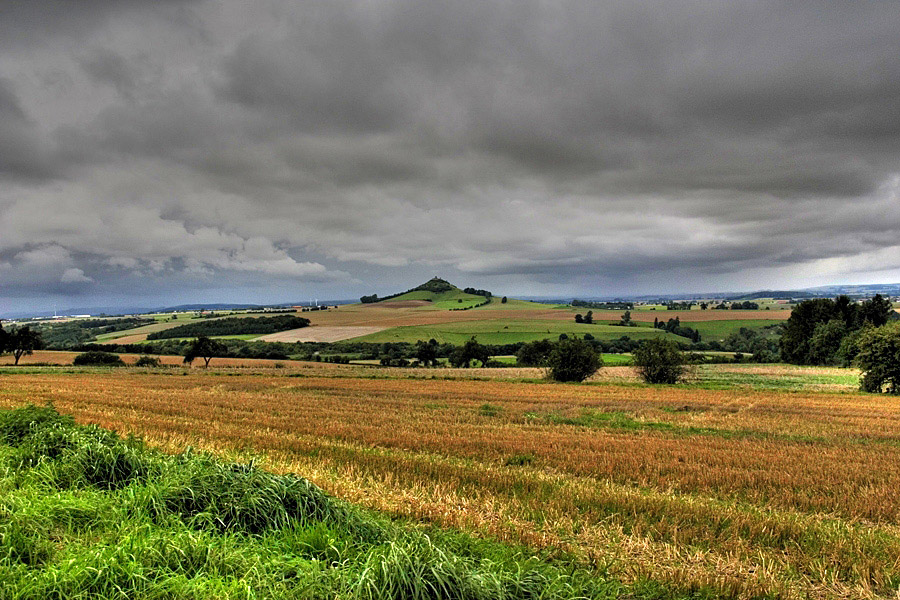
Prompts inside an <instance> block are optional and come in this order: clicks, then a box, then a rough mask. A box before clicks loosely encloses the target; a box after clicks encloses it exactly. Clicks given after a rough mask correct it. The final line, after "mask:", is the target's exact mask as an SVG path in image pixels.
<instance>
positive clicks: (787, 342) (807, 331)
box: [780, 294, 896, 365]
mask: <svg viewBox="0 0 900 600" xmlns="http://www.w3.org/2000/svg"><path fill="white" fill-rule="evenodd" d="M895 314H896V313H895V312H894V309H893V306H892V305H891V302H890V300H888V299H887V298H884V297H882V296H881V295H880V294H876V295H875V296H874V297H872V298H870V299H869V300H866V301H864V302H861V303H858V302H854V301H853V300H851V299H850V298H848V297H847V296H838V297H837V298H835V299H834V300H832V299H830V298H816V299H813V300H804V301H803V302H801V303H800V304H798V305H797V306H795V307H794V309H793V310H792V311H791V316H790V318H788V320H787V322H786V323H785V326H784V333H783V334H782V336H781V342H780V350H781V358H782V360H784V361H785V362H789V363H793V364H798V365H828V364H838V363H849V362H850V361H851V360H853V358H854V357H855V355H856V354H857V352H858V341H859V338H860V335H861V331H862V330H863V329H864V328H866V327H881V326H883V325H885V324H886V323H887V322H888V320H889V319H891V318H892V316H893V315H895Z"/></svg>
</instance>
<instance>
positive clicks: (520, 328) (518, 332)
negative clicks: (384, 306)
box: [353, 319, 685, 345]
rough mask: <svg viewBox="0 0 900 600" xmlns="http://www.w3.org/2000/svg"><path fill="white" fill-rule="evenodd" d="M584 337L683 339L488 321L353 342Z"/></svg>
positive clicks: (626, 330)
mask: <svg viewBox="0 0 900 600" xmlns="http://www.w3.org/2000/svg"><path fill="white" fill-rule="evenodd" d="M562 333H565V334H566V335H568V336H570V337H571V336H573V335H577V336H578V337H584V335H585V334H587V333H590V334H591V335H593V336H594V338H595V339H598V340H616V339H619V338H620V337H622V336H623V335H624V336H628V337H629V338H631V339H647V338H650V337H656V336H665V337H668V338H670V339H673V340H676V341H685V338H682V337H679V336H676V335H673V334H670V333H665V332H663V331H660V330H654V329H653V328H652V327H618V326H614V325H601V324H593V325H586V324H580V323H575V322H574V321H572V322H571V323H569V322H566V321H548V320H542V321H538V320H534V321H532V320H515V319H497V320H491V321H462V322H458V323H442V324H438V325H409V326H403V327H393V328H391V329H386V330H384V331H379V332H377V333H371V334H369V335H364V336H361V337H358V338H353V341H356V342H374V343H385V342H409V343H415V342H416V341H418V340H425V341H427V340H430V339H432V338H433V339H435V340H437V341H438V342H439V343H449V344H462V343H464V342H465V341H466V340H468V339H469V338H471V337H472V336H475V338H476V339H477V340H478V341H479V342H480V343H482V344H495V345H499V344H513V343H516V342H533V341H536V340H543V339H549V340H556V339H558V338H559V336H560V334H562Z"/></svg>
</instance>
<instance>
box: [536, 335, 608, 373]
mask: <svg viewBox="0 0 900 600" xmlns="http://www.w3.org/2000/svg"><path fill="white" fill-rule="evenodd" d="M602 366H603V360H602V359H601V358H600V355H599V354H597V352H596V351H595V350H594V347H593V346H592V345H591V344H589V343H588V342H586V341H584V340H580V339H578V338H577V337H573V338H572V339H564V340H560V341H559V342H558V343H557V344H556V345H555V346H554V347H553V350H552V351H551V352H550V355H549V356H548V357H547V376H548V377H549V378H550V379H553V380H554V381H584V380H585V379H587V378H588V377H590V376H591V375H593V374H594V373H596V372H597V369H599V368H600V367H602Z"/></svg>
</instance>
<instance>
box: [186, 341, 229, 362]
mask: <svg viewBox="0 0 900 600" xmlns="http://www.w3.org/2000/svg"><path fill="white" fill-rule="evenodd" d="M226 350H227V348H226V347H225V344H223V343H221V342H217V341H216V340H213V339H210V338H208V337H206V336H205V335H201V336H200V337H198V338H197V339H195V340H194V341H193V342H191V343H190V344H188V347H187V349H186V350H185V351H184V363H185V364H187V365H189V364H191V363H192V362H194V359H195V358H198V357H199V358H202V359H203V361H204V362H205V365H204V366H205V367H207V368H208V367H209V361H211V360H212V359H213V357H214V356H216V355H218V354H224V353H225V351H226Z"/></svg>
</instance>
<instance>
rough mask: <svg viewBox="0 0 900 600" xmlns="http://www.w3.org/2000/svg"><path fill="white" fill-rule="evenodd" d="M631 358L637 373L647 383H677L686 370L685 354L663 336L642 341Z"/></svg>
mask: <svg viewBox="0 0 900 600" xmlns="http://www.w3.org/2000/svg"><path fill="white" fill-rule="evenodd" d="M631 358H632V362H633V363H634V367H635V370H637V372H638V375H640V376H641V378H642V379H643V380H644V381H646V382H647V383H678V382H679V381H680V380H682V379H683V378H684V377H685V375H686V374H687V371H688V365H687V356H685V354H684V352H682V351H681V348H679V346H678V344H676V343H675V342H673V341H671V340H667V339H664V338H651V339H649V340H646V341H644V342H643V343H642V344H641V345H640V346H638V347H637V349H635V350H634V352H633V353H632V357H631Z"/></svg>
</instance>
